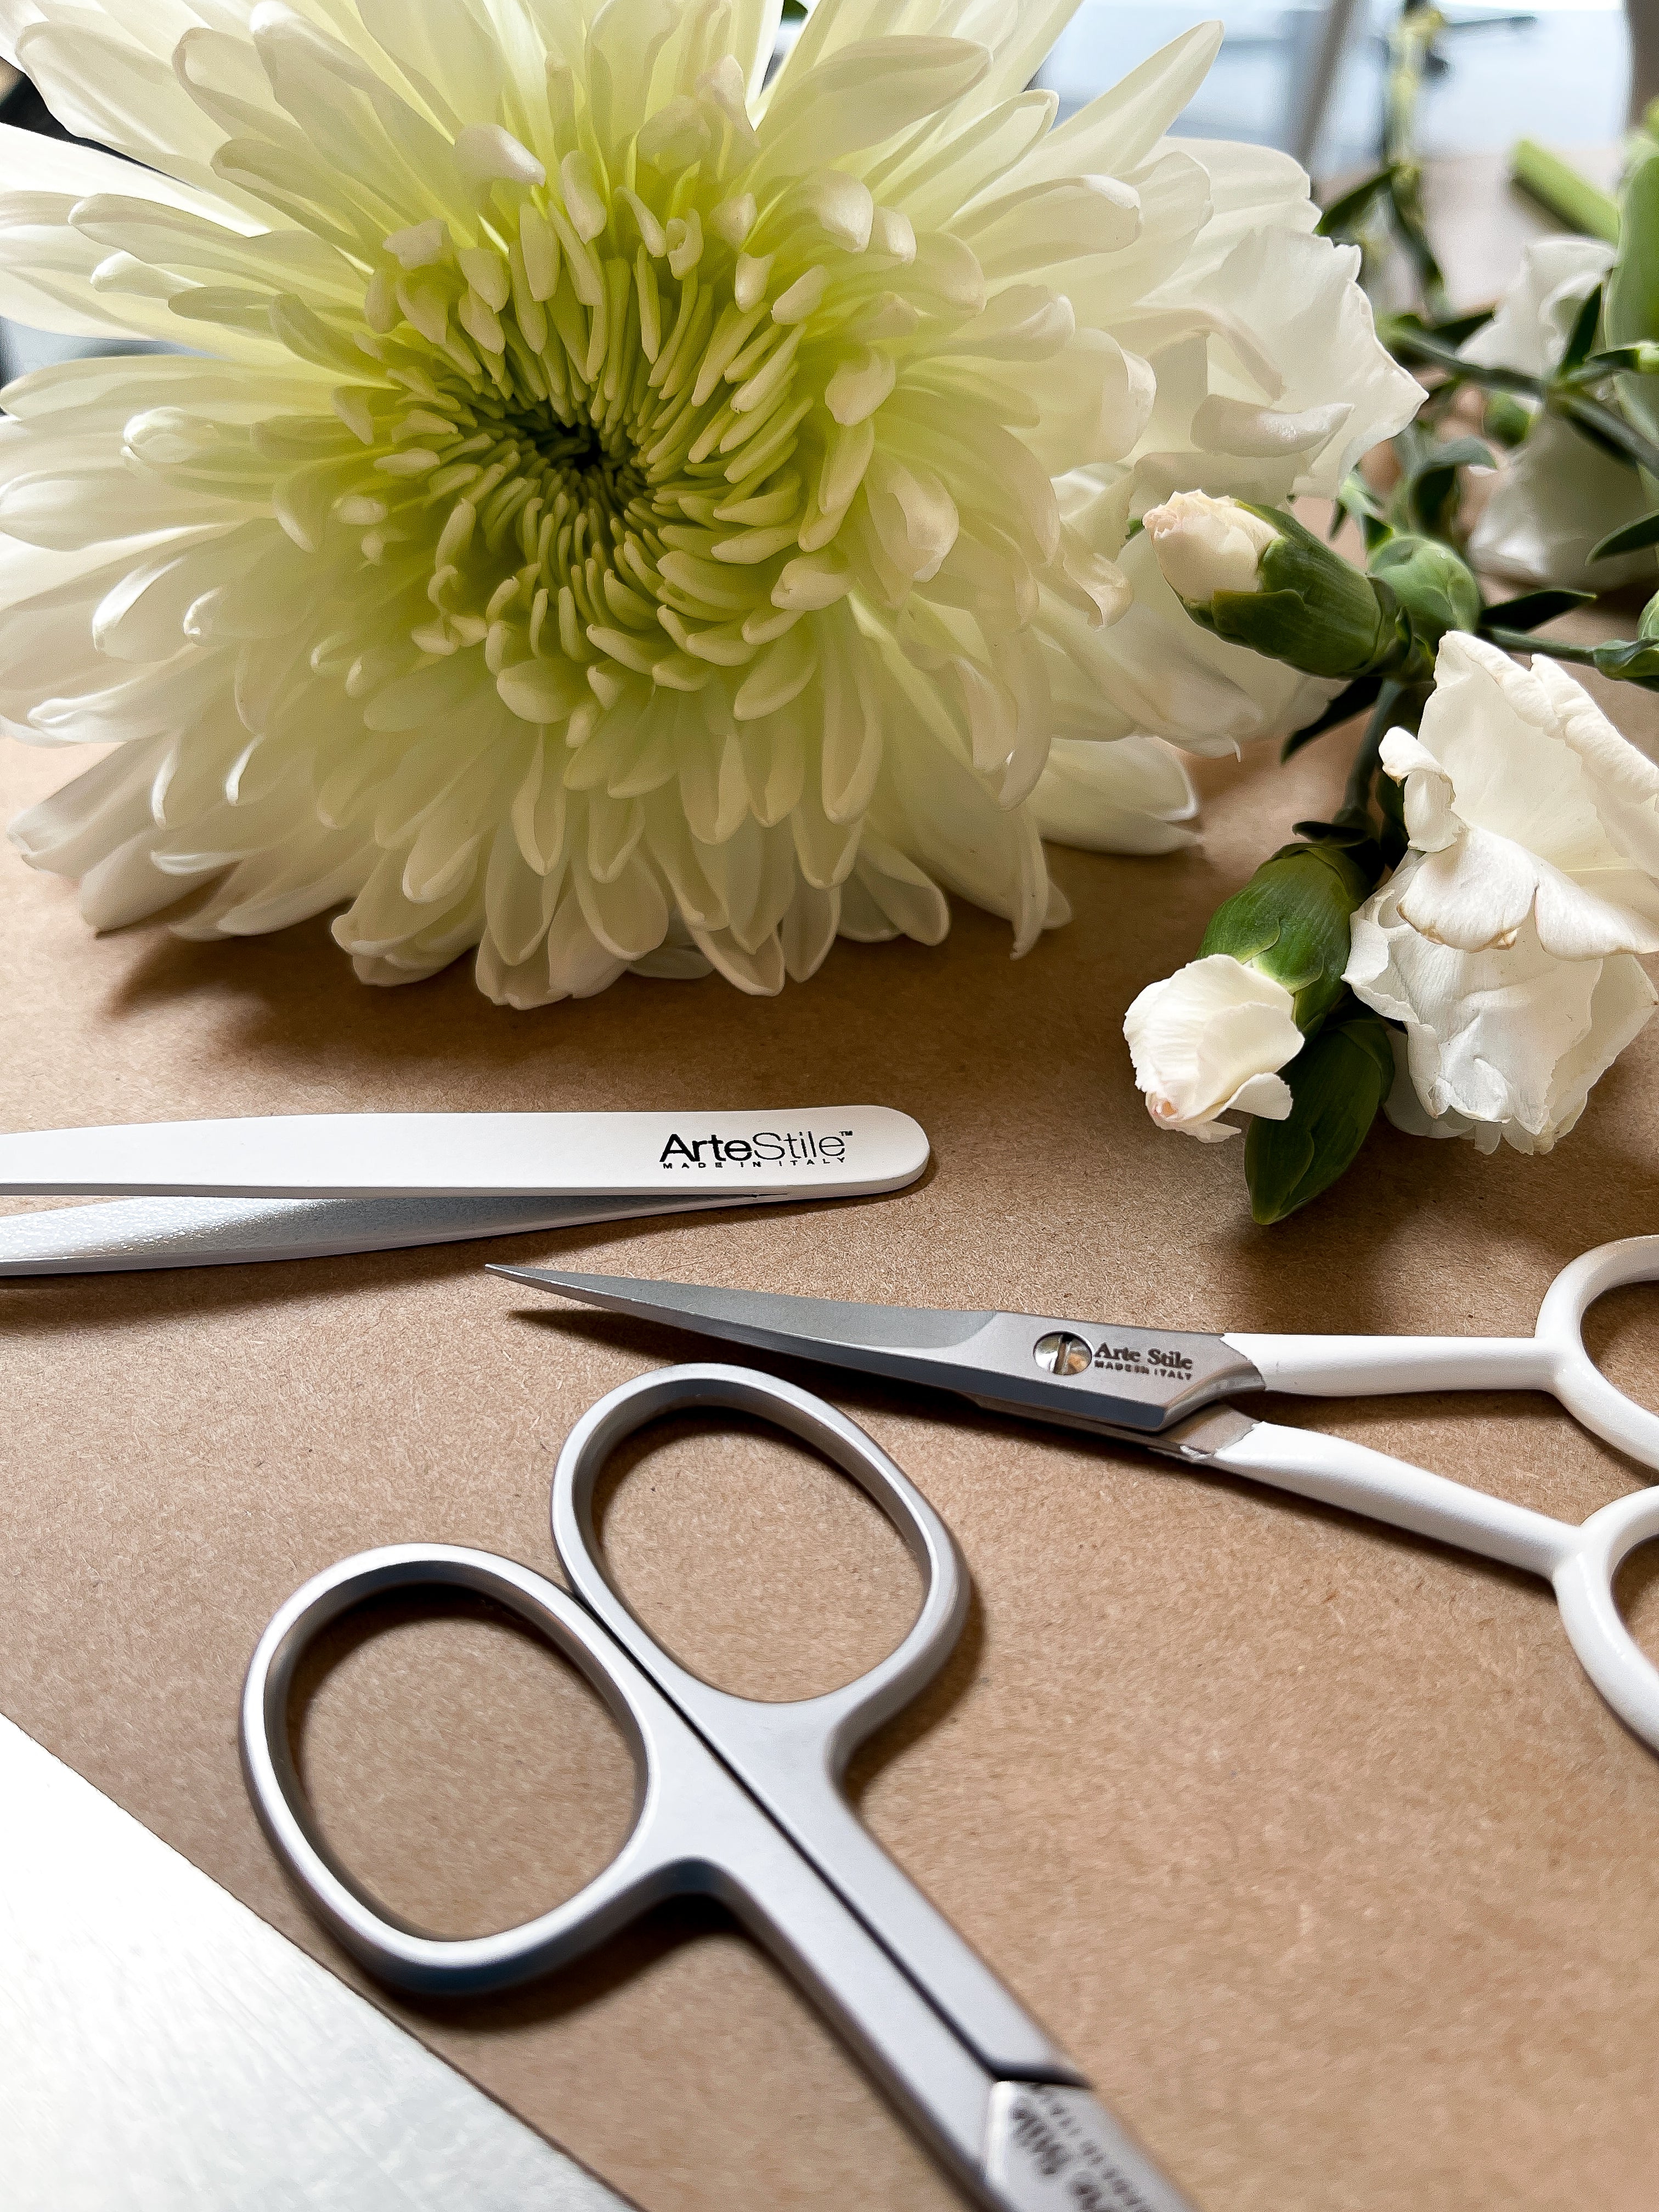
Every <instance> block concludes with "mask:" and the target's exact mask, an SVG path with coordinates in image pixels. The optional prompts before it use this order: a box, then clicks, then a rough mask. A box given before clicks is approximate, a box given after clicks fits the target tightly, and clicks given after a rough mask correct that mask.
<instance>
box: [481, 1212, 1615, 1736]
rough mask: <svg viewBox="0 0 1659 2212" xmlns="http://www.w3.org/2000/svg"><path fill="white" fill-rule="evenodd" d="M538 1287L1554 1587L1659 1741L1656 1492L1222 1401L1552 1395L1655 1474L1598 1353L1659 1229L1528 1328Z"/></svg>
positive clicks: (1588, 1257) (1588, 1655)
mask: <svg viewBox="0 0 1659 2212" xmlns="http://www.w3.org/2000/svg"><path fill="white" fill-rule="evenodd" d="M495 1273H498V1274H502V1275H507V1276H510V1277H511V1278H512V1279H513V1281H515V1282H521V1283H529V1284H532V1285H534V1286H535V1287H536V1288H537V1289H538V1290H547V1291H560V1292H562V1294H563V1295H564V1296H565V1297H570V1298H574V1299H577V1300H580V1301H581V1302H582V1303H584V1304H588V1305H596V1306H602V1307H605V1308H606V1309H608V1310H611V1311H613V1312H617V1313H626V1314H633V1315H637V1316H641V1317H642V1318H645V1319H649V1320H653V1321H658V1322H666V1323H668V1324H669V1325H670V1326H671V1327H673V1328H689V1329H694V1330H696V1331H698V1332H699V1333H701V1334H705V1335H710V1336H715V1337H719V1338H721V1339H723V1340H726V1342H728V1343H734V1344H742V1345H747V1346H751V1347H753V1348H755V1349H757V1350H760V1351H764V1352H781V1353H784V1354H786V1355H790V1356H793V1357H794V1358H807V1359H813V1360H817V1361H821V1362H824V1363H826V1364H829V1365H832V1366H836V1367H842V1368H854V1369H857V1370H861V1371H862V1372H864V1373H866V1374H870V1375H877V1376H885V1377H888V1378H890V1379H891V1380H893V1381H896V1382H903V1383H926V1384H929V1385H932V1386H933V1387H934V1388H936V1389H946V1390H951V1391H955V1392H957V1394H959V1395H962V1396H963V1397H967V1398H970V1399H972V1400H973V1401H975V1403H976V1404H979V1405H981V1406H986V1407H992V1408H994V1409H995V1410H998V1411H1000V1412H1003V1413H1018V1414H1022V1415H1026V1416H1029V1417H1030V1418H1032V1419H1037V1420H1041V1421H1057V1422H1060V1423H1061V1424H1063V1425H1066V1426H1069V1427H1074V1428H1082V1429H1091V1430H1094V1431H1097V1433H1100V1434H1103V1435H1106V1436H1114V1437H1123V1438H1126V1439H1127V1440H1129V1441H1132V1442H1134V1443H1141V1444H1144V1445H1145V1446H1146V1449H1148V1450H1150V1451H1154V1452H1160V1453H1164V1454H1168V1455H1170V1456H1172V1457H1175V1458H1176V1459H1179V1460H1182V1461H1184V1462H1186V1463H1187V1464H1188V1465H1189V1466H1191V1467H1193V1468H1196V1469H1198V1470H1199V1471H1201V1472H1216V1473H1226V1474H1239V1475H1245V1476H1248V1477H1249V1478H1250V1479H1251V1480H1255V1481H1257V1482H1263V1483H1267V1484H1271V1485H1272V1486H1273V1487H1274V1488H1276V1489H1279V1490H1288V1491H1293V1492H1296V1493H1297V1495H1299V1496H1301V1497H1304V1498H1316V1499H1318V1500H1319V1501H1321V1502H1322V1504H1328V1505H1339V1506H1345V1507H1346V1508H1347V1509H1348V1510H1350V1511H1352V1512H1355V1513H1360V1514H1364V1515H1366V1516H1369V1517H1370V1518H1371V1519H1373V1520H1377V1521H1383V1522H1389V1523H1390V1524H1391V1525H1392V1526H1393V1527H1395V1528H1404V1529H1408V1530H1411V1531H1412V1532H1413V1533H1414V1534H1418V1535H1421V1536H1430V1537H1433V1538H1436V1539H1437V1541H1440V1542H1442V1543H1446V1544H1451V1545H1454V1546H1455V1547H1458V1548H1459V1549H1461V1550H1462V1551H1466V1552H1473V1553H1478V1554H1479V1555H1480V1557H1482V1558H1485V1559H1497V1560H1501V1561H1502V1562H1503V1563H1504V1565H1506V1566H1512V1567H1520V1568H1522V1569H1524V1570H1526V1571H1528V1572H1529V1573H1532V1574H1536V1575H1540V1576H1541V1577H1543V1578H1544V1579H1545V1580H1546V1581H1547V1582H1549V1583H1552V1584H1553V1587H1554V1590H1555V1595H1556V1599H1557V1601H1558V1602H1559V1606H1560V1608H1561V1618H1562V1622H1563V1625H1564V1626H1565V1629H1566V1632H1567V1635H1568V1637H1569V1638H1570V1639H1571V1644H1572V1647H1573V1650H1575V1651H1576V1652H1577V1655H1578V1658H1579V1660H1580V1662H1581V1663H1582V1664H1583V1668H1584V1671H1585V1672H1586V1674H1589V1677H1590V1680H1592V1681H1593V1682H1594V1683H1595V1686H1596V1688H1597V1689H1598V1690H1600V1692H1601V1695H1602V1696H1603V1697H1604V1698H1605V1699H1607V1703H1608V1704H1609V1705H1611V1706H1612V1707H1613V1711H1615V1712H1616V1713H1617V1714H1618V1715H1619V1716H1620V1719H1622V1720H1623V1721H1625V1722H1626V1724H1627V1725H1628V1726H1629V1727H1631V1728H1632V1729H1634V1730H1635V1731H1636V1733H1637V1734H1638V1735H1640V1736H1642V1737H1643V1738H1644V1740H1645V1741H1647V1742H1648V1743H1650V1745H1652V1746H1653V1747H1655V1748H1656V1749H1659V1670H1656V1668H1654V1666H1653V1664H1652V1662H1650V1660H1649V1659H1648V1658H1647V1656H1646V1655H1645V1654H1644V1652H1643V1651H1642V1650H1641V1649H1640V1647H1639V1646H1638V1644H1636V1642H1635V1641H1634V1639H1633V1638H1632V1636H1631V1634H1630V1632H1629V1631H1628V1630H1627V1629H1626V1626H1625V1624H1624V1622H1623V1620H1621V1619H1620V1613H1619V1608H1618V1605H1617V1602H1616V1601H1615V1598H1614V1595H1613V1583H1614V1578H1615V1577H1616V1576H1617V1574H1618V1571H1619V1569H1620V1565H1621V1564H1622V1563H1623V1561H1624V1560H1625V1559H1626V1558H1627V1557H1628V1556H1629V1554H1630V1553H1632V1551H1634V1550H1635V1548H1636V1547H1637V1546H1638V1544H1641V1543H1644V1542H1645V1541H1647V1539H1648V1538H1650V1537H1652V1536H1659V1488H1656V1489H1648V1490H1639V1491H1636V1492H1632V1494H1631V1495H1629V1496H1627V1497H1624V1498H1615V1499H1614V1500H1613V1503H1612V1504H1610V1505H1605V1506H1603V1507H1602V1508H1601V1511H1600V1512H1598V1513H1593V1514H1592V1515H1591V1516H1590V1517H1589V1520H1588V1521H1586V1522H1583V1524H1582V1525H1580V1526H1574V1525H1572V1524H1571V1523H1570V1522H1563V1521H1556V1520H1553V1519H1551V1518H1550V1516H1548V1515H1547V1514H1543V1513H1535V1512H1533V1511H1531V1510H1528V1508H1527V1507H1525V1506H1522V1505H1514V1504H1510V1503H1509V1502H1508V1500H1506V1499H1504V1498H1493V1497H1491V1496H1489V1495H1488V1494H1487V1493H1486V1492H1484V1491H1479V1490H1474V1489H1472V1488H1470V1487H1469V1486H1468V1485H1467V1484H1464V1483H1459V1482H1452V1481H1449V1480H1447V1478H1446V1477H1445V1476H1443V1475H1439V1474H1431V1473H1430V1472H1429V1471H1428V1469H1427V1468H1419V1467H1413V1466H1412V1465H1411V1464H1410V1463H1409V1462H1407V1461H1405V1460H1399V1459H1393V1458H1390V1457H1389V1456H1388V1455H1386V1454H1384V1453H1382V1452H1377V1451H1372V1450H1370V1449H1368V1448H1367V1447H1366V1446H1365V1445H1364V1444H1357V1443H1349V1442H1347V1441H1346V1439H1344V1438H1342V1437H1328V1436H1323V1435H1321V1434H1319V1433H1318V1432H1317V1431H1312V1430H1307V1429H1291V1428H1283V1427H1280V1426H1279V1425H1276V1424H1274V1423H1273V1422H1271V1421H1262V1420H1255V1419H1251V1418H1250V1417H1249V1415H1247V1414H1245V1413H1241V1412H1240V1411H1239V1410H1238V1409H1237V1407H1233V1406H1231V1405H1230V1404H1227V1403H1225V1402H1223V1401H1227V1400H1230V1399H1232V1398H1235V1397H1238V1396H1242V1395H1246V1394H1248V1393H1251V1392H1255V1391H1260V1390H1264V1389H1265V1390H1276V1391H1285V1392H1287V1393H1291V1394H1294V1395H1304V1396H1309V1395H1314V1396H1346V1395H1374V1394H1379V1393H1387V1392H1404V1391H1437V1390H1491V1389H1510V1390H1546V1391H1548V1392H1550V1393H1551V1394H1552V1395H1553V1396H1555V1397H1556V1398H1557V1399H1559V1401H1560V1402H1561V1404H1562V1405H1564V1406H1565V1407H1566V1408H1567V1410H1568V1411H1569V1412H1570V1413H1572V1414H1573V1415H1574V1416H1575V1418H1576V1419H1578V1420H1579V1421H1580V1422H1582V1423H1583V1425H1584V1426H1585V1427H1586V1428H1587V1429H1589V1430H1590V1431H1592V1432H1593V1433H1594V1434H1595V1435H1596V1436H1599V1437H1601V1438H1603V1439H1604V1441H1605V1442H1607V1443H1610V1444H1613V1445H1615V1446H1616V1447H1617V1448H1618V1449H1620V1450H1621V1451H1624V1452H1627V1453H1629V1454H1630V1455H1632V1457H1633V1458H1635V1459H1638V1460H1640V1461H1641V1462H1642V1463H1643V1464H1644V1466H1646V1467H1648V1468H1653V1469H1655V1470H1656V1471H1659V1415H1656V1414H1654V1413H1650V1411H1649V1410H1648V1409H1647V1407H1644V1406H1638V1405H1637V1404H1636V1403H1635V1402H1634V1401H1632V1400H1631V1399H1629V1398H1627V1397H1626V1395H1624V1393H1623V1392H1622V1391H1620V1390H1618V1389H1614V1387H1613V1384H1612V1383H1609V1382H1608V1381H1607V1378H1606V1376H1604V1375H1602V1374H1601V1371H1600V1370H1599V1369H1598V1368H1597V1367H1596V1366H1595V1363H1594V1361H1593V1360H1592V1359H1591V1358H1590V1357H1589V1353H1588V1352H1586V1350H1585V1349H1584V1340H1583V1319H1584V1315H1585V1312H1586V1310H1588V1309H1589V1306H1590V1305H1591V1304H1593V1303H1594V1301H1595V1299H1597V1298H1598V1297H1601V1295H1602V1294H1603V1292H1605V1291H1611V1290H1615V1289H1617V1288H1619V1287H1620V1286H1621V1285H1626V1284H1629V1283H1642V1282H1650V1281H1654V1280H1656V1279H1659V1237H1628V1238H1626V1239H1625V1240H1624V1241H1623V1242H1622V1243H1616V1244H1603V1245H1601V1247H1599V1249H1596V1250H1595V1251H1593V1252H1586V1253H1585V1254H1584V1255H1583V1257H1582V1258H1581V1259H1577V1260H1575V1261H1572V1263H1571V1265H1570V1266H1569V1267H1565V1268H1563V1270H1562V1271H1561V1273H1560V1274H1559V1275H1558V1276H1557V1277H1556V1279H1555V1281H1554V1282H1553V1284H1552V1285H1551V1286H1550V1289H1549V1291H1548V1292H1547V1295H1546V1297H1545V1298H1544V1302H1543V1304H1542V1306H1541V1309H1540V1311H1539V1316H1538V1326H1537V1329H1536V1331H1535V1332H1534V1334H1533V1335H1531V1336H1525V1337H1477V1336H1470V1337H1459V1336H1264V1335H1254V1334H1243V1333H1242V1332H1234V1331H1229V1332H1228V1334H1225V1335H1223V1336H1199V1335H1193V1334H1187V1333H1185V1332H1182V1331H1175V1330H1159V1329H1145V1328H1115V1327H1105V1326H1103V1325H1101V1324H1098V1323H1095V1322H1072V1321H1061V1320H1056V1319H1054V1318H1050V1317H1043V1316H1036V1315H1031V1314H1011V1313H957V1312H951V1311H939V1310H927V1309H917V1308H914V1307H907V1306H880V1305H856V1304H846V1303H844V1302H842V1301H841V1300H838V1299H831V1298H798V1297H781V1296H778V1295H776V1294H775V1293H771V1292H767V1291H733V1290H720V1289H714V1288H710V1287H707V1286H704V1285H699V1284H694V1283H653V1282H637V1281H634V1280H631V1279H629V1278H627V1277H625V1276H619V1275H576V1274H568V1273H563V1272H562V1271H560V1270H558V1269H555V1268H539V1267H498V1268H496V1269H495Z"/></svg>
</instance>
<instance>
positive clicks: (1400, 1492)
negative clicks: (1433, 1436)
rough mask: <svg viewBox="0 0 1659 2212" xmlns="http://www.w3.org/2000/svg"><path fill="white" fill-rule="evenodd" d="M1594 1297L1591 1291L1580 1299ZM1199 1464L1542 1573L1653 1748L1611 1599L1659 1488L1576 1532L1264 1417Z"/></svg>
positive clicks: (1597, 1668) (1636, 1649)
mask: <svg viewBox="0 0 1659 2212" xmlns="http://www.w3.org/2000/svg"><path fill="white" fill-rule="evenodd" d="M1650 1241H1652V1240H1644V1242H1650ZM1609 1249H1615V1248H1609ZM1589 1256H1590V1257H1592V1258H1595V1257H1598V1256H1600V1255H1595V1254H1592V1255H1589ZM1580 1264H1581V1265H1582V1262H1581V1263H1580ZM1624 1279H1625V1280H1626V1281H1629V1280H1634V1279H1636V1278H1633V1277H1628V1276H1627V1277H1626V1278H1624ZM1594 1295H1595V1293H1594V1292H1593V1291H1592V1292H1589V1293H1587V1294H1586V1296H1585V1299H1584V1303H1585V1304H1589V1297H1592V1296H1594ZM1203 1464H1204V1465H1205V1466H1206V1467H1213V1468H1225V1469H1226V1470H1227V1471H1228V1472H1229V1473H1230V1474H1242V1475H1247V1476H1249V1479H1250V1480H1252V1481H1255V1482H1265V1483H1270V1484H1271V1485H1272V1486H1273V1488H1274V1489H1276V1490H1288V1491H1291V1492H1294V1493H1295V1494H1296V1495H1297V1497H1299V1498H1317V1499H1319V1500H1320V1502H1321V1503H1322V1504H1326V1505H1338V1506H1342V1507H1345V1508H1346V1510H1348V1511H1350V1512H1353V1513H1363V1514H1364V1515H1366V1516H1368V1517H1369V1518H1370V1519H1371V1520H1374V1521H1383V1522H1388V1523H1389V1526H1390V1527H1391V1528H1407V1529H1409V1530H1411V1531H1412V1533H1413V1534H1415V1535H1419V1536H1431V1537H1433V1538H1434V1539H1435V1540H1436V1541H1438V1542H1440V1543H1443V1544H1454V1545H1455V1546H1456V1547H1458V1548H1459V1549H1460V1550H1461V1551H1465V1552H1474V1553H1478V1554H1479V1555H1480V1557H1481V1558H1483V1559H1499V1560H1502V1561H1503V1563H1504V1565H1506V1566H1512V1567H1522V1568H1525V1569H1526V1570H1527V1571H1528V1572H1529V1573H1532V1574H1535V1575H1540V1576H1542V1577H1543V1578H1544V1579H1545V1580H1546V1581H1547V1582H1549V1583H1553V1585H1554V1589H1555V1595H1556V1601H1557V1603H1558V1604H1559V1607H1560V1608H1561V1621H1562V1626H1564V1627H1565V1630H1566V1632H1567V1636H1568V1638H1569V1640H1570V1642H1571V1644H1572V1648H1573V1650H1574V1651H1575V1652H1577V1655H1578V1660H1579V1663H1580V1665H1581V1666H1582V1667H1583V1669H1584V1672H1585V1673H1586V1674H1588V1675H1589V1678H1590V1680H1591V1681H1592V1682H1594V1683H1595V1686H1596V1688H1597V1689H1598V1690H1599V1691H1600V1692H1601V1695H1602V1696H1603V1697H1604V1698H1605V1699H1607V1703H1608V1705H1611V1706H1612V1708H1613V1711H1614V1712H1616V1713H1617V1714H1618V1715H1619V1717H1620V1719H1621V1720H1622V1721H1623V1722H1625V1723H1626V1725H1627V1726H1628V1727H1630V1728H1632V1729H1634V1730H1635V1732H1636V1733H1637V1735H1639V1736H1640V1737H1641V1738H1642V1740H1643V1741H1644V1742H1645V1743H1647V1744H1650V1745H1651V1746H1652V1747H1653V1748H1654V1749H1655V1750H1656V1751H1659V1668H1656V1667H1655V1665H1654V1663H1653V1662H1652V1661H1651V1660H1650V1658H1649V1657H1648V1656H1647V1654H1646V1652H1644V1650H1642V1648H1641V1646H1640V1645H1639V1644H1638V1643H1637V1641H1636V1639H1635V1638H1634V1637H1633V1636H1632V1634H1631V1632H1630V1631H1629V1629H1628V1628H1626V1626H1625V1624H1624V1621H1623V1620H1621V1619H1620V1613H1619V1607H1618V1605H1617V1603H1616V1601H1615V1600H1614V1597H1613V1582H1614V1578H1615V1577H1616V1576H1617V1575H1618V1572H1619V1570H1620V1566H1621V1565H1623V1563H1624V1562H1625V1560H1626V1559H1627V1558H1628V1557H1629V1556H1630V1554H1631V1553H1632V1552H1633V1551H1634V1550H1635V1548H1636V1547H1637V1546H1638V1544H1642V1543H1645V1542H1646V1541H1647V1540H1648V1538H1649V1537H1650V1536H1659V1489H1650V1490H1637V1491H1632V1492H1631V1494H1630V1495H1629V1496H1628V1497H1626V1498H1614V1500H1613V1503H1612V1504H1610V1505H1604V1506H1603V1507H1602V1508H1601V1511H1600V1512H1599V1513H1593V1514H1591V1516H1590V1517H1589V1520H1588V1521H1586V1522H1584V1523H1583V1526H1582V1527H1580V1528H1574V1527H1573V1526H1572V1525H1571V1523H1570V1522H1565V1521H1553V1520H1552V1519H1551V1518H1550V1517H1549V1516H1548V1515H1547V1514H1544V1513H1534V1512H1533V1511H1531V1510H1530V1509H1529V1508H1528V1507H1526V1506H1524V1505H1512V1504H1510V1503H1509V1501H1508V1500H1507V1499H1505V1498H1492V1497H1489V1496H1488V1495H1487V1494H1486V1492H1485V1491H1481V1490H1471V1489H1469V1488H1468V1487H1467V1486H1466V1485H1464V1484H1463V1483H1461V1482H1453V1481H1451V1480H1449V1478H1448V1477H1446V1476H1445V1475H1443V1474H1431V1473H1430V1472H1429V1470H1428V1469H1427V1468H1421V1467H1413V1465H1412V1464H1411V1463H1410V1462H1408V1461H1407V1460H1400V1459H1391V1458H1389V1455H1387V1454H1386V1453H1383V1452H1378V1451H1372V1450H1371V1449H1370V1448H1369V1447H1368V1446H1367V1445H1364V1444H1357V1443H1350V1442H1349V1441H1348V1440H1347V1439H1346V1437H1327V1436H1322V1435H1320V1434H1319V1433H1318V1432H1317V1431H1314V1430H1310V1429H1285V1428H1279V1427H1277V1426H1276V1425H1274V1424H1273V1423H1272V1422H1270V1421H1256V1422H1254V1423H1253V1424H1252V1425H1251V1426H1250V1427H1249V1430H1247V1431H1245V1433H1244V1434H1243V1435H1242V1436H1240V1437H1237V1438H1236V1439H1235V1440H1234V1441H1233V1442H1231V1443H1226V1444H1224V1445H1222V1446H1221V1447H1220V1448H1219V1449H1217V1450H1214V1451H1212V1452H1209V1453H1206V1455H1205V1457H1204V1460H1203Z"/></svg>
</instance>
